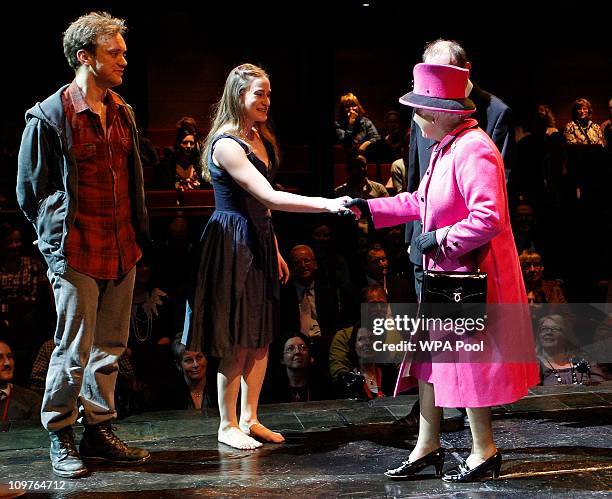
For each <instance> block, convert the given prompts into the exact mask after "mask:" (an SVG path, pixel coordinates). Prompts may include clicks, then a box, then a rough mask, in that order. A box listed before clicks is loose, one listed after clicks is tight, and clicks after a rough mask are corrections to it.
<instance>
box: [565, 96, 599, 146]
mask: <svg viewBox="0 0 612 499" xmlns="http://www.w3.org/2000/svg"><path fill="white" fill-rule="evenodd" d="M592 116H593V107H592V106H591V103H590V102H589V101H588V100H587V99H584V98H580V99H576V100H575V101H574V104H573V106H572V121H570V122H569V123H568V124H567V125H566V126H565V130H564V131H563V135H564V136H565V141H566V142H567V143H568V144H572V145H596V146H603V145H604V138H603V133H602V131H601V128H600V126H599V125H598V124H597V123H595V122H594V121H593V120H592V119H591V118H592Z"/></svg>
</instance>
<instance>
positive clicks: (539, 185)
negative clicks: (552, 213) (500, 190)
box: [509, 104, 567, 205]
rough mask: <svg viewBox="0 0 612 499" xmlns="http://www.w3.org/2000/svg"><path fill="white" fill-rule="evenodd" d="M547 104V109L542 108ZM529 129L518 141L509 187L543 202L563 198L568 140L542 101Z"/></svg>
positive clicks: (531, 118) (513, 190)
mask: <svg viewBox="0 0 612 499" xmlns="http://www.w3.org/2000/svg"><path fill="white" fill-rule="evenodd" d="M542 108H544V109H542ZM529 121H530V122H529V133H527V134H525V135H524V136H523V137H522V138H521V139H520V140H518V141H517V144H516V161H515V162H514V165H515V166H514V167H513V169H512V175H511V177H510V182H509V189H510V190H511V191H512V192H514V193H516V194H518V195H524V196H526V198H527V199H533V200H536V201H538V202H539V203H540V205H541V204H543V203H544V202H546V201H552V200H556V201H560V198H561V196H562V194H563V192H562V190H563V189H564V188H565V187H564V185H563V178H564V176H565V175H566V174H567V157H566V146H565V140H564V139H563V137H562V135H561V134H560V133H558V132H559V131H558V130H557V129H556V128H554V126H551V125H554V117H553V116H552V113H551V111H550V109H548V107H547V106H544V105H543V104H541V105H540V106H538V110H537V112H534V113H533V114H532V115H531V117H530V120H529Z"/></svg>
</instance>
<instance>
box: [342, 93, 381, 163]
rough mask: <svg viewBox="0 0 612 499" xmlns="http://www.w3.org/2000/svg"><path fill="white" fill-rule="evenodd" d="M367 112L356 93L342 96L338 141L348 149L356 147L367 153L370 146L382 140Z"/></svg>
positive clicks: (362, 152)
mask: <svg viewBox="0 0 612 499" xmlns="http://www.w3.org/2000/svg"><path fill="white" fill-rule="evenodd" d="M365 114H366V113H365V109H364V108H363V106H362V105H361V104H360V103H359V100H358V99H357V96H356V95H355V94H352V93H350V92H349V93H348V94H345V95H343V96H342V97H340V107H339V109H338V121H336V134H337V136H338V142H339V143H340V144H343V145H344V147H345V148H346V149H356V150H358V151H359V152H360V153H361V154H365V152H366V151H367V150H368V148H369V147H370V146H372V145H373V144H375V143H376V142H377V141H379V140H380V134H379V133H378V130H376V127H375V126H374V123H372V121H371V120H370V119H369V118H368V117H367V116H366V115H365Z"/></svg>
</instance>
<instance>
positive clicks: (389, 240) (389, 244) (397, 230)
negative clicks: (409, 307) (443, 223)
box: [381, 225, 416, 301]
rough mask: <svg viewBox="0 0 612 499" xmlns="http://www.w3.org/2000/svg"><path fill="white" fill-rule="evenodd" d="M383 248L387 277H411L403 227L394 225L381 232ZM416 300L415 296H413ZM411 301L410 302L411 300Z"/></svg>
mask: <svg viewBox="0 0 612 499" xmlns="http://www.w3.org/2000/svg"><path fill="white" fill-rule="evenodd" d="M381 235H382V241H383V248H385V253H386V254H387V258H388V260H389V270H388V272H387V275H392V276H398V277H405V276H408V277H410V276H412V275H413V273H412V270H411V269H412V266H411V263H410V258H409V256H408V243H407V242H406V235H405V227H404V226H403V225H396V226H394V227H389V228H388V229H386V230H384V231H382V233H381ZM415 299H416V294H415ZM411 301H412V300H411Z"/></svg>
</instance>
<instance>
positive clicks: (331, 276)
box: [310, 219, 351, 288]
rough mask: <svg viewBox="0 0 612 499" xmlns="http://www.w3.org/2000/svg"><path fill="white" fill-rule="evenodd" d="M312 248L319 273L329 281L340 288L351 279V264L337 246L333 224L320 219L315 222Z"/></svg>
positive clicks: (311, 234) (312, 230)
mask: <svg viewBox="0 0 612 499" xmlns="http://www.w3.org/2000/svg"><path fill="white" fill-rule="evenodd" d="M310 236H311V240H312V245H311V247H312V249H313V251H314V254H315V257H316V259H317V264H318V269H317V273H318V274H319V275H320V276H321V277H322V278H323V279H325V280H326V281H327V282H331V283H333V284H334V285H335V286H336V287H338V288H340V287H342V286H345V285H347V284H348V283H350V281H351V275H350V270H349V265H348V262H347V260H346V258H344V256H343V255H341V254H340V253H339V251H338V248H337V247H336V239H335V238H334V234H333V224H332V223H331V222H328V221H326V220H324V219H323V220H322V219H320V221H319V222H318V223H315V224H314V225H313V226H312V228H311V232H310Z"/></svg>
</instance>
